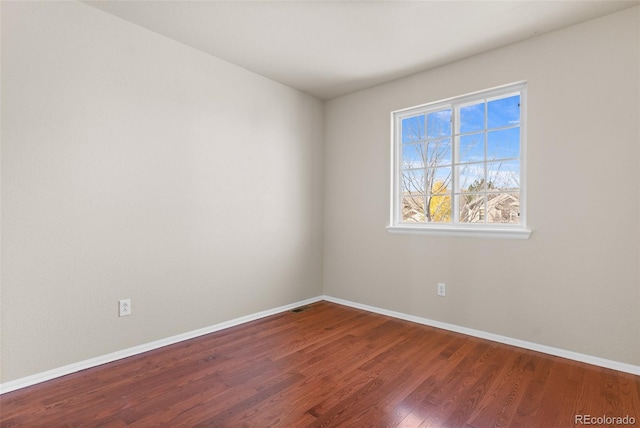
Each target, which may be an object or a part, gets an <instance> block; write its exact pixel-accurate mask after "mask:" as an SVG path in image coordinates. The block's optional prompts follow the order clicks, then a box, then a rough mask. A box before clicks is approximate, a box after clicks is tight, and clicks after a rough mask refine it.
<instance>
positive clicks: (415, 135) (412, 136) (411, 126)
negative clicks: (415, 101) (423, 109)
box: [402, 114, 424, 144]
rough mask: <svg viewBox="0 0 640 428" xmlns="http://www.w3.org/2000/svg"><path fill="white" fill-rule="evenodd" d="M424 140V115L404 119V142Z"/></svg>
mask: <svg viewBox="0 0 640 428" xmlns="http://www.w3.org/2000/svg"><path fill="white" fill-rule="evenodd" d="M422 140H424V115H423V114H422V115H420V116H413V117H408V118H406V119H402V144H405V143H417V142H418V141H422Z"/></svg>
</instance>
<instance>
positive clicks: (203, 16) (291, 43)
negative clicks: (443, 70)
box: [86, 0, 640, 99]
mask: <svg viewBox="0 0 640 428" xmlns="http://www.w3.org/2000/svg"><path fill="white" fill-rule="evenodd" d="M86 3H87V4H90V5H92V6H95V7H97V8H99V9H102V10H104V11H106V12H108V13H111V14H113V15H116V16H119V17H121V18H123V19H126V20H127V21H130V22H133V23H135V24H138V25H141V26H143V27H146V28H148V29H150V30H152V31H155V32H157V33H160V34H163V35H165V36H167V37H170V38H172V39H174V40H177V41H179V42H182V43H184V44H186V45H189V46H192V47H194V48H196V49H199V50H201V51H203V52H207V53H209V54H211V55H214V56H216V57H218V58H221V59H223V60H226V61H228V62H230V63H233V64H236V65H239V66H241V67H244V68H246V69H248V70H251V71H253V72H255V73H258V74H261V75H263V76H266V77H268V78H271V79H273V80H276V81H278V82H281V83H284V84H286V85H289V86H292V87H294V88H297V89H300V90H301V91H304V92H307V93H309V94H311V95H314V96H316V97H318V98H321V99H330V98H334V97H337V96H340V95H344V94H347V93H349V92H353V91H356V90H359V89H363V88H367V87H370V86H374V85H377V84H380V83H383V82H387V81H390V80H393V79H397V78H399V77H402V76H407V75H409V74H413V73H416V72H419V71H423V70H426V69H429V68H432V67H436V66H439V65H442V64H446V63H448V62H452V61H455V60H458V59H461V58H464V57H468V56H471V55H474V54H477V53H480V52H484V51H487V50H490V49H494V48H497V47H500V46H504V45H507V44H511V43H514V42H517V41H520V40H524V39H527V38H530V37H534V36H536V35H540V34H543V33H546V32H549V31H553V30H556V29H559V28H562V27H566V26H569V25H572V24H576V23H579V22H583V21H586V20H589V19H593V18H596V17H598V16H602V15H606V14H609V13H613V12H616V11H619V10H622V9H625V8H628V7H632V6H635V5H638V4H640V0H626V1H614V0H607V1H593V0H564V1H542V0H536V1H529V0H511V1H483V0H473V1H457V0H448V1H445V0H441V1H433V0H432V1H400V0H395V1H344V0H343V1H318V0H317V1H185V0H173V1H148V0H146V1H138V0H127V1H86Z"/></svg>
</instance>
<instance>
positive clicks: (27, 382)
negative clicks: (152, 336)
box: [0, 296, 322, 395]
mask: <svg viewBox="0 0 640 428" xmlns="http://www.w3.org/2000/svg"><path fill="white" fill-rule="evenodd" d="M320 300H322V296H319V297H313V298H311V299H306V300H302V301H300V302H296V303H291V304H289V305H284V306H280V307H278V308H274V309H268V310H266V311H262V312H257V313H255V314H251V315H246V316H243V317H240V318H236V319H233V320H230V321H225V322H222V323H220V324H215V325H212V326H209V327H204V328H201V329H198V330H193V331H189V332H186V333H182V334H178V335H176V336H171V337H167V338H166V339H160V340H156V341H154V342H149V343H145V344H142V345H138V346H134V347H133V348H128V349H124V350H122V351H117V352H113V353H111V354H107V355H102V356H99V357H95V358H91V359H89V360H84V361H80V362H78V363H73V364H69V365H66V366H63V367H59V368H57V369H52V370H47V371H45V372H41V373H36V374H34V375H31V376H27V377H23V378H20V379H16V380H12V381H10V382H5V383H2V384H0V395H2V394H5V393H7V392H11V391H15V390H17V389H21V388H26V387H27V386H31V385H35V384H37V383H41V382H45V381H47V380H51V379H55V378H58V377H61V376H65V375H68V374H71V373H75V372H79V371H80V370H85V369H90V368H92V367H97V366H100V365H102V364H106V363H111V362H113V361H116V360H120V359H122V358H127V357H131V356H134V355H138V354H142V353H143V352H147V351H152V350H154V349H158V348H162V347H163V346H167V345H173V344H174V343H178V342H182V341H185V340H189V339H193V338H195V337H198V336H203V335H205V334H209V333H213V332H216V331H220V330H224V329H225V328H229V327H234V326H237V325H240V324H244V323H247V322H250V321H255V320H257V319H260V318H264V317H268V316H270V315H275V314H278V313H280V312H285V311H288V310H290V309H293V308H297V307H299V306H304V305H308V304H311V303H315V302H319V301H320Z"/></svg>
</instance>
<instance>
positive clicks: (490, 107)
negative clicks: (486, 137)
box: [487, 95, 520, 128]
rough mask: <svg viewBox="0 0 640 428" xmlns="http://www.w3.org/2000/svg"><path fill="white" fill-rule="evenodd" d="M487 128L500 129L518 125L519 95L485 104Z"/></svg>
mask: <svg viewBox="0 0 640 428" xmlns="http://www.w3.org/2000/svg"><path fill="white" fill-rule="evenodd" d="M487 111H488V115H489V118H488V127H489V128H500V127H503V126H513V125H519V124H520V95H514V96H512V97H507V98H501V99H499V100H494V101H489V102H488V103H487Z"/></svg>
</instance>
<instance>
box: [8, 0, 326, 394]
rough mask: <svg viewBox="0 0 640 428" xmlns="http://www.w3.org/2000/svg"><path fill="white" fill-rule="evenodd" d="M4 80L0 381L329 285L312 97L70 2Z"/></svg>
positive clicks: (24, 22) (46, 21)
mask: <svg viewBox="0 0 640 428" xmlns="http://www.w3.org/2000/svg"><path fill="white" fill-rule="evenodd" d="M1 89H2V107H3V110H2V278H1V279H2V295H1V297H2V315H1V316H2V324H1V325H2V331H1V338H2V339H1V340H2V341H1V345H2V349H1V364H0V365H1V368H2V370H1V373H2V376H1V382H8V381H11V380H14V379H17V378H20V377H24V376H27V375H31V374H35V373H39V372H42V371H45V370H49V369H53V368H58V367H61V366H63V365H66V364H70V363H74V362H78V361H82V360H85V359H88V358H91V357H96V356H100V355H104V354H107V353H110V352H114V351H118V350H122V349H126V348H129V347H132V346H134V345H138V344H142V343H148V342H151V341H154V340H157V339H162V338H166V337H169V336H172V335H175V334H179V333H183V332H186V331H190V330H194V329H197V328H201V327H206V326H210V325H213V324H216V323H219V322H222V321H226V320H229V319H233V318H236V317H239V316H243V315H247V314H251V313H255V312H258V311H261V310H265V309H271V308H274V307H278V306H281V305H285V304H290V303H293V302H296V301H299V300H302V299H306V298H309V297H313V296H318V295H320V294H322V288H321V287H322V284H321V281H322V267H321V262H322V229H321V227H322V205H321V204H322V139H323V136H322V114H323V112H322V103H321V102H320V101H318V100H316V99H314V98H312V97H310V96H307V95H305V94H302V93H301V92H298V91H295V90H293V89H290V88H288V87H285V86H283V85H280V84H277V83H274V82H273V81H270V80H268V79H265V78H263V77H260V76H258V75H255V74H252V73H250V72H247V71H246V70H243V69H241V68H238V67H235V66H233V65H230V64H228V63H225V62H223V61H220V60H217V59H215V58H213V57H211V56H208V55H205V54H203V53H200V52H198V51H195V50H193V49H190V48H187V47H185V46H184V45H181V44H179V43H176V42H174V41H171V40H169V39H166V38H164V37H162V36H159V35H157V34H155V33H152V32H149V31H147V30H144V29H142V28H140V27H137V26H134V25H132V24H129V23H127V22H125V21H122V20H120V19H118V18H115V17H113V16H111V15H108V14H105V13H103V12H101V11H98V10H96V9H94V8H91V7H89V6H87V5H84V4H82V3H76V2H45V3H29V2H3V4H2V88H1ZM122 298H131V299H132V302H133V314H132V315H131V316H130V317H126V318H118V316H117V301H118V299H122Z"/></svg>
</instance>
